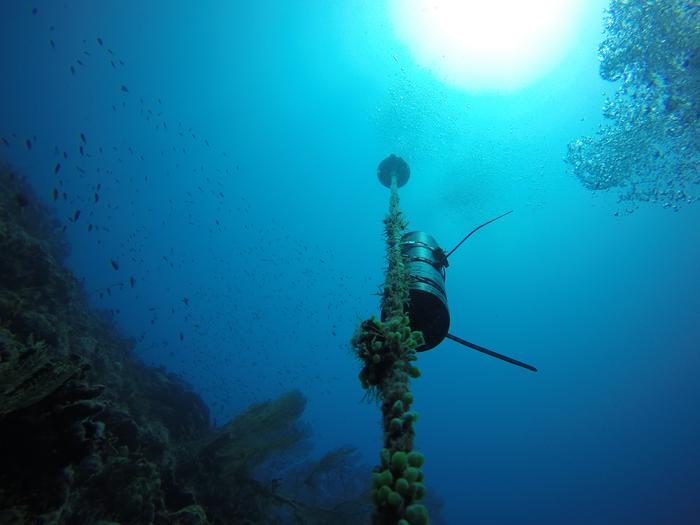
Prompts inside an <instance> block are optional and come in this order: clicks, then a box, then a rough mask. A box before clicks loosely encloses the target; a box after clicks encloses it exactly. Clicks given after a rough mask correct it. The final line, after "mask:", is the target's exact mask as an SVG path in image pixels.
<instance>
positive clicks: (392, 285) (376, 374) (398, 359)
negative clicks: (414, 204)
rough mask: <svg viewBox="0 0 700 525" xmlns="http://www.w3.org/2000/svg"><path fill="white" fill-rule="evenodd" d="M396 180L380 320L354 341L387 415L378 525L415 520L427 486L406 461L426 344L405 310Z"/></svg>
mask: <svg viewBox="0 0 700 525" xmlns="http://www.w3.org/2000/svg"><path fill="white" fill-rule="evenodd" d="M395 180H396V179H395V178H393V182H392V185H391V197H390V201H389V213H388V214H387V216H386V218H385V219H384V227H385V230H384V231H385V239H386V245H387V263H388V264H387V270H386V275H385V281H384V290H383V296H382V320H378V319H377V318H376V317H374V316H372V317H370V318H369V319H367V320H365V321H363V322H362V323H361V324H360V326H359V327H358V329H357V331H356V332H355V334H354V336H353V338H352V341H351V344H352V347H353V350H354V352H355V355H356V356H357V358H358V359H359V360H360V362H361V363H362V369H361V370H360V374H359V379H360V383H361V384H362V387H363V388H364V389H365V390H366V391H367V393H368V395H369V397H371V398H373V399H377V400H379V401H380V402H381V408H382V415H383V418H382V425H383V430H384V449H383V450H382V453H381V463H382V464H381V466H379V467H375V469H374V472H375V474H376V473H379V474H378V476H374V480H375V486H376V485H377V484H378V485H379V488H375V490H374V492H373V501H374V503H375V512H374V515H373V517H372V523H373V524H375V525H393V524H396V523H399V522H400V521H401V520H403V519H404V518H407V519H408V521H409V522H411V525H414V524H413V522H412V521H411V519H416V518H415V516H417V515H418V514H417V513H418V511H416V510H415V509H418V508H420V509H425V507H424V506H422V505H417V504H416V502H417V501H418V500H420V498H421V497H422V496H423V493H424V492H425V491H424V490H414V489H413V488H412V486H411V484H412V483H415V482H418V481H421V480H422V473H421V472H420V471H419V468H418V467H414V466H408V454H409V453H412V451H413V440H414V437H415V432H414V429H413V425H414V423H415V421H416V419H417V416H416V414H415V412H412V411H410V407H411V404H412V403H413V395H412V394H411V392H410V390H409V380H410V378H418V377H420V371H419V370H418V368H417V367H416V366H414V365H413V364H412V363H413V362H414V361H415V360H416V348H418V347H420V346H421V345H422V344H424V339H423V334H422V333H421V332H418V331H412V330H411V327H410V323H409V317H408V315H407V313H406V311H405V307H406V305H407V304H408V301H409V276H408V272H407V270H406V268H405V266H404V261H403V256H402V254H401V246H400V242H401V236H402V234H403V232H404V230H405V228H406V221H405V220H404V218H403V216H402V214H401V211H400V209H399V195H398V191H397V188H396V182H395ZM421 457H422V456H421ZM415 461H416V460H415V456H414V462H415ZM389 468H390V469H391V472H390V471H389V470H388V469H389ZM394 479H395V480H396V481H395V482H394ZM408 509H414V510H413V515H414V516H413V518H409V513H408ZM425 523H427V510H426V511H425Z"/></svg>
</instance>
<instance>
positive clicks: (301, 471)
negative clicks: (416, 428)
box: [0, 170, 393, 525]
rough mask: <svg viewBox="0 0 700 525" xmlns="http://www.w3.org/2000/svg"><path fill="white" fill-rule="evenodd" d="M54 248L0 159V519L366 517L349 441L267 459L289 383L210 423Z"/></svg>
mask: <svg viewBox="0 0 700 525" xmlns="http://www.w3.org/2000/svg"><path fill="white" fill-rule="evenodd" d="M17 195H22V199H17V198H16V196H17ZM20 204H21V206H20ZM66 253H67V244H66V243H65V241H64V240H63V239H62V236H61V235H60V228H59V229H57V228H56V226H55V224H54V222H53V221H52V219H51V218H50V215H49V214H48V212H47V211H46V209H45V208H44V207H43V206H42V205H41V204H39V203H38V201H36V198H35V196H34V194H33V192H32V191H31V189H30V188H29V187H28V186H27V185H26V184H25V183H24V181H23V180H22V179H20V178H19V177H16V176H14V175H10V172H9V171H7V170H5V171H1V170H0V394H1V395H2V403H0V428H2V432H0V465H2V468H1V469H0V522H1V523H7V524H22V523H45V524H64V523H65V524H82V523H96V524H103V525H108V524H117V523H129V524H133V525H141V524H157V525H161V524H179V525H200V524H201V525H204V524H209V523H217V524H218V523H244V524H245V523H258V524H285V523H302V522H303V523H306V524H308V525H322V524H326V523H334V524H337V525H352V524H355V523H361V522H363V521H365V522H366V521H367V516H368V515H369V513H370V508H369V503H367V502H366V500H365V494H366V490H365V487H364V485H363V484H364V481H365V473H366V470H367V469H366V468H363V467H362V466H359V465H357V464H356V461H357V454H356V453H355V451H354V449H352V448H351V447H341V448H338V449H336V450H332V451H330V452H329V453H328V454H326V455H324V456H323V457H321V458H320V459H319V460H317V461H307V462H304V463H303V464H301V465H299V466H298V469H296V470H295V469H292V468H288V469H287V470H285V469H284V468H283V467H280V466H278V465H277V466H270V465H273V464H274V461H272V460H275V459H276V458H280V457H284V455H285V454H287V455H288V461H289V462H290V463H291V464H294V465H298V464H299V462H300V461H301V459H302V452H304V451H305V447H306V446H307V444H306V438H307V437H308V435H309V429H308V427H307V426H305V425H304V424H302V423H301V421H300V417H301V415H302V413H303V411H304V408H305V405H306V401H305V399H304V397H303V396H302V395H301V393H300V392H296V391H294V392H290V393H287V394H284V395H282V396H280V397H279V398H277V399H273V400H270V401H268V402H266V403H261V404H258V405H255V406H252V407H250V408H249V409H248V410H246V411H245V412H244V413H242V414H240V415H239V416H238V417H236V418H234V419H233V420H232V421H231V422H229V423H228V424H226V425H225V426H224V427H222V428H219V429H215V428H212V427H211V425H210V423H209V411H208V409H207V407H206V406H205V404H204V403H203V402H202V400H201V398H200V397H199V396H198V395H197V394H196V393H195V392H193V391H192V389H191V388H190V387H189V385H187V384H186V383H185V382H184V381H183V380H182V379H180V378H178V377H176V376H174V375H172V374H168V373H166V372H165V371H163V370H158V369H153V368H148V367H146V366H144V365H143V364H142V363H141V362H140V361H139V360H138V359H136V358H135V356H134V355H133V354H132V353H131V351H132V349H133V346H134V342H133V341H131V340H128V339H125V338H123V337H121V336H120V335H118V333H117V331H116V329H115V328H114V326H113V324H112V322H111V319H110V318H109V317H108V316H106V315H104V314H103V313H101V312H95V311H94V310H92V309H91V308H90V307H89V305H88V303H87V300H86V298H85V294H84V292H83V289H82V287H81V286H80V283H79V282H78V281H77V280H76V279H75V277H74V276H73V275H72V274H71V273H70V272H69V271H68V270H66V269H65V268H64V267H63V266H62V264H61V260H62V258H63V257H64V256H65V254H66ZM289 458H291V459H289ZM387 461H388V460H387ZM266 465H267V466H266ZM265 468H267V469H269V471H270V475H269V478H270V480H269V482H265V483H263V482H261V481H260V479H259V478H260V477H261V475H260V472H259V471H260V470H261V469H265ZM390 484H393V478H390V479H389V482H388V485H390ZM387 490H390V491H391V489H390V488H389V486H387Z"/></svg>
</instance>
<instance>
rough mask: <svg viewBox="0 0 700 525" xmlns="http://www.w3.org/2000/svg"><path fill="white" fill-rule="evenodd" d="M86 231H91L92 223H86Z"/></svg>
mask: <svg viewBox="0 0 700 525" xmlns="http://www.w3.org/2000/svg"><path fill="white" fill-rule="evenodd" d="M88 231H89V232H91V231H92V223H90V224H88Z"/></svg>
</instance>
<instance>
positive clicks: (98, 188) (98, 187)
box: [97, 182, 102, 191]
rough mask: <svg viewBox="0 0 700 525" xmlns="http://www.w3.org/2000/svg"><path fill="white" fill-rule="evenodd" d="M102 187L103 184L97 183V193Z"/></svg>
mask: <svg viewBox="0 0 700 525" xmlns="http://www.w3.org/2000/svg"><path fill="white" fill-rule="evenodd" d="M101 187H102V183H101V182H98V183H97V191H100V188H101Z"/></svg>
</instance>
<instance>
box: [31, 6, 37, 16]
mask: <svg viewBox="0 0 700 525" xmlns="http://www.w3.org/2000/svg"><path fill="white" fill-rule="evenodd" d="M38 12H39V10H38V9H37V8H36V7H33V8H32V14H33V15H36V14H37V13H38Z"/></svg>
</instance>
